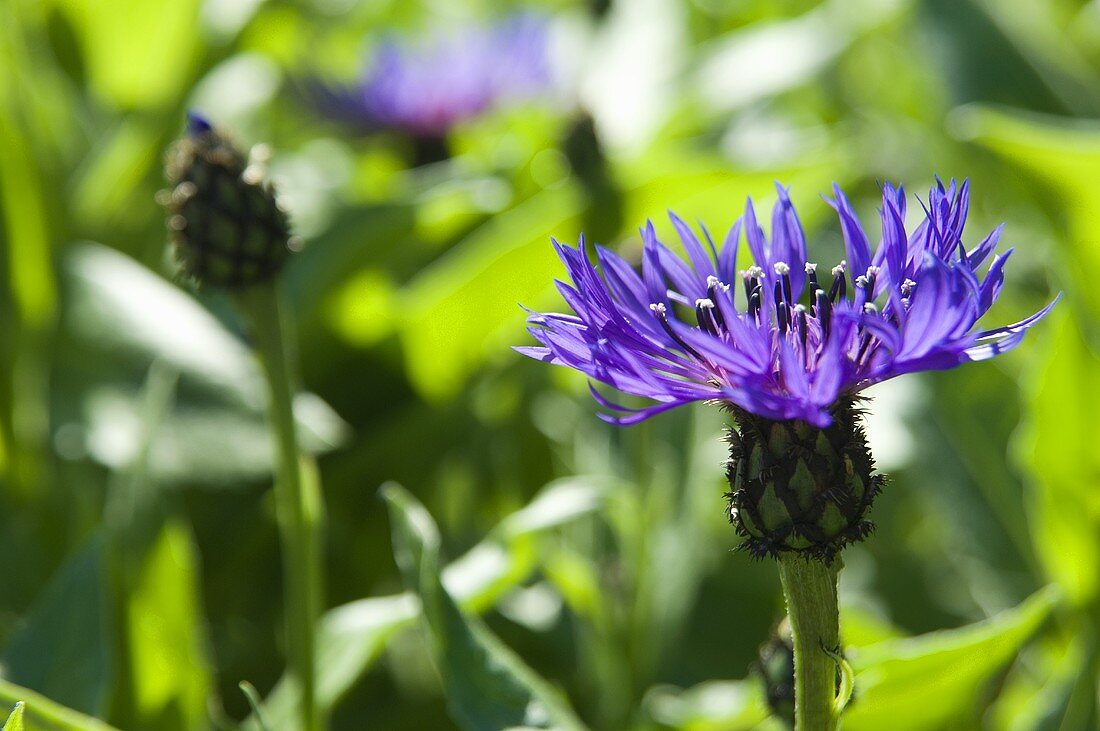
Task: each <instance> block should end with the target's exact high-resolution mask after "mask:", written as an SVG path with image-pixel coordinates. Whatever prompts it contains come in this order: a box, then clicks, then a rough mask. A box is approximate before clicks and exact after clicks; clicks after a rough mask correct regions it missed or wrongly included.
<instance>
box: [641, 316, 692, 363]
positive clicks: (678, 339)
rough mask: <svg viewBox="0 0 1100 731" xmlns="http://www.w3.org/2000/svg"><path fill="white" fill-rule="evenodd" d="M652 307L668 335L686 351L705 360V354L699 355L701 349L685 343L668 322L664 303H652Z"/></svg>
mask: <svg viewBox="0 0 1100 731" xmlns="http://www.w3.org/2000/svg"><path fill="white" fill-rule="evenodd" d="M650 309H651V310H652V311H653V314H655V315H656V316H657V321H658V322H660V323H661V328H662V329H663V330H664V331H665V334H666V335H668V336H669V337H670V338H672V339H673V340H674V341H675V342H676V344H677V345H679V346H680V347H681V348H683V349H684V350H685V351H686V352H688V353H690V354H691V356H692V357H694V358H698V359H699V360H703V356H701V355H699V351H697V350H695V348H693V347H691V346H690V345H688V344H687V343H685V342H684V340H683V338H681V337H680V336H679V335H677V334H676V331H675V330H673V329H672V325H670V324H669V323H668V315H667V314H666V313H665V307H664V305H650Z"/></svg>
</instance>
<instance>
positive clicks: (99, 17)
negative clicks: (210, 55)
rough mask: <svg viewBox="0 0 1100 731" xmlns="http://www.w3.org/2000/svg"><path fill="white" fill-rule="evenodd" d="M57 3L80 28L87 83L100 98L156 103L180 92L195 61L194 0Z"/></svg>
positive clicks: (127, 104)
mask: <svg viewBox="0 0 1100 731" xmlns="http://www.w3.org/2000/svg"><path fill="white" fill-rule="evenodd" d="M61 6H62V7H63V8H65V10H66V11H67V12H68V14H69V17H70V18H71V19H72V21H73V25H74V26H75V27H76V28H77V29H78V31H79V36H80V40H81V41H82V47H83V51H84V55H85V57H86V59H87V66H88V73H89V76H90V79H91V83H92V85H93V86H94V88H95V90H96V91H97V92H98V93H99V94H100V95H102V97H103V98H104V100H105V101H108V102H111V103H114V104H117V105H119V106H121V107H124V108H127V107H129V108H134V107H158V106H162V105H165V104H168V103H170V102H171V101H172V100H174V99H175V98H176V95H178V94H180V93H181V92H182V90H183V85H184V83H186V81H187V78H188V76H189V75H190V73H191V71H192V69H193V68H194V67H195V63H196V61H197V60H198V49H199V34H198V10H199V0H176V1H175V2H171V3H167V4H164V3H150V2H146V0H117V2H110V3H101V2H96V0H64V2H62V3H61ZM123 21H125V22H123Z"/></svg>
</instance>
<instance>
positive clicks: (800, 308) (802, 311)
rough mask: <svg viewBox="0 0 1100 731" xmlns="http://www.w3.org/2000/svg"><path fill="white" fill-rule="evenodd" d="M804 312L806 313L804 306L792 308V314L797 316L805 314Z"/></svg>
mask: <svg viewBox="0 0 1100 731" xmlns="http://www.w3.org/2000/svg"><path fill="white" fill-rule="evenodd" d="M805 312H806V305H795V306H794V314H796V315H797V314H799V313H805Z"/></svg>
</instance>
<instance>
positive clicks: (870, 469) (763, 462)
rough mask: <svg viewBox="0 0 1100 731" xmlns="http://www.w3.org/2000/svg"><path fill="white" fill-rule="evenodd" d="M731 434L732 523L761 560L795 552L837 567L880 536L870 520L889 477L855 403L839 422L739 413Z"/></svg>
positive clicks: (840, 407) (844, 408) (846, 402)
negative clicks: (877, 470) (842, 556)
mask: <svg viewBox="0 0 1100 731" xmlns="http://www.w3.org/2000/svg"><path fill="white" fill-rule="evenodd" d="M734 415H735V417H736V420H737V424H738V428H737V429H731V430H730V433H729V443H730V460H729V463H728V467H727V477H728V479H729V482H730V487H731V488H732V491H731V492H730V493H728V494H727V498H728V499H729V507H730V522H731V523H733V524H734V526H736V528H737V532H738V534H739V535H741V536H742V537H743V538H744V539H745V540H744V543H743V544H742V547H743V548H745V549H747V550H748V551H749V552H750V553H752V554H753V555H754V556H756V557H758V558H761V557H763V556H772V557H778V556H779V554H780V553H783V552H787V551H793V552H796V553H801V554H804V555H806V556H807V557H812V558H817V559H821V560H825V561H831V560H832V558H833V557H834V556H835V555H836V553H837V551H839V550H840V549H841V548H843V547H844V546H845V545H846V544H848V543H854V542H857V541H861V540H863V539H864V538H865V537H866V536H867V535H868V534H869V533H870V532H871V530H872V528H873V526H872V525H871V523H870V521H868V520H866V515H867V512H868V511H869V510H870V508H871V503H872V501H873V500H874V498H875V496H876V495H877V494H878V492H879V491H880V490H881V488H882V484H883V481H884V477H883V476H882V475H877V474H874V460H873V459H872V457H871V453H870V451H869V450H868V449H867V438H866V435H865V434H864V431H863V427H862V426H861V425H860V416H861V415H862V412H861V410H860V409H859V408H857V407H856V404H855V402H854V400H853V399H851V398H842V399H841V400H840V401H839V402H838V403H837V404H836V405H835V406H834V407H833V409H832V411H831V415H832V417H833V421H832V424H830V425H829V426H827V427H825V428H824V429H820V428H818V427H815V426H813V425H811V424H808V423H806V422H804V421H799V420H785V421H777V420H772V419H765V418H763V417H761V416H757V415H755V414H752V413H749V412H747V411H745V410H743V409H739V408H734Z"/></svg>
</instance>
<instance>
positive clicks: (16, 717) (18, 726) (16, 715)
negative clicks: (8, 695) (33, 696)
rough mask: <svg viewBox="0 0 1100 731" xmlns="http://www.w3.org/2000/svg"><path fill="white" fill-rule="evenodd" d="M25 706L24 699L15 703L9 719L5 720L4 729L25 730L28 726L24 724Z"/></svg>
mask: <svg viewBox="0 0 1100 731" xmlns="http://www.w3.org/2000/svg"><path fill="white" fill-rule="evenodd" d="M23 706H24V703H23V701H19V702H18V703H16V704H15V708H14V709H13V710H12V712H11V715H10V716H8V720H7V721H5V722H4V731H23V730H24V728H26V727H25V726H24V725H23Z"/></svg>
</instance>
